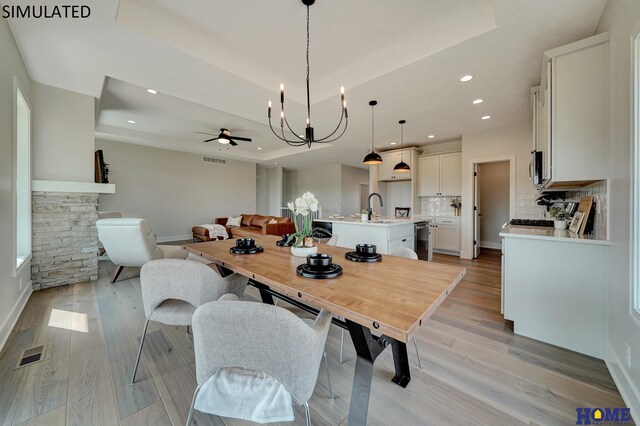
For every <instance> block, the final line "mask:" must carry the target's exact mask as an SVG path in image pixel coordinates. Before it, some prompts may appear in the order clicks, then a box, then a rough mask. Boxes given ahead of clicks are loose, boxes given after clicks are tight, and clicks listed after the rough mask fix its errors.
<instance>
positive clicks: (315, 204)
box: [309, 198, 318, 212]
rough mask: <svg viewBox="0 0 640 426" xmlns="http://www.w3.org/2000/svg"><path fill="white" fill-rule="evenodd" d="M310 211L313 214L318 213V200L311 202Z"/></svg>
mask: <svg viewBox="0 0 640 426" xmlns="http://www.w3.org/2000/svg"><path fill="white" fill-rule="evenodd" d="M309 210H311V211H312V212H317V211H318V200H316V199H315V198H313V199H311V200H309Z"/></svg>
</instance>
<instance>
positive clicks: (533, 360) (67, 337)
mask: <svg viewBox="0 0 640 426" xmlns="http://www.w3.org/2000/svg"><path fill="white" fill-rule="evenodd" d="M434 260H435V261H436V262H443V263H450V264H458V265H459V264H462V265H465V266H466V267H467V276H466V278H465V279H464V280H463V282H461V283H460V284H459V285H458V287H457V288H456V289H455V290H454V291H453V292H452V293H451V295H450V296H449V298H448V299H447V300H446V301H445V302H444V303H443V304H442V306H441V307H440V308H439V309H438V310H437V311H436V312H435V314H434V315H433V316H432V318H431V319H430V320H428V321H426V323H425V324H423V327H422V328H421V330H420V332H419V334H418V341H419V345H420V350H421V355H422V362H423V369H422V370H421V369H419V368H418V366H417V361H416V356H415V352H414V351H413V348H412V347H411V346H410V347H409V356H410V362H411V367H412V380H411V383H410V384H409V386H408V387H407V388H406V389H401V388H400V387H398V386H396V385H394V384H393V383H391V381H390V379H391V377H392V376H393V361H392V358H391V356H390V350H387V351H386V352H385V353H383V354H382V356H381V357H380V358H378V362H377V363H376V369H375V374H374V380H373V386H372V393H371V403H370V407H369V424H371V425H399V424H402V425H467V424H474V425H547V424H549V425H551V424H554V425H556V424H563V425H572V424H575V421H576V417H575V415H576V407H582V406H586V407H620V406H624V403H623V401H622V399H621V397H620V394H619V393H618V391H617V389H616V387H615V385H614V383H613V381H612V379H611V376H610V375H609V373H608V371H607V369H606V367H605V365H604V363H603V362H602V361H600V360H597V359H594V358H590V357H587V356H583V355H579V354H576V353H573V352H570V351H567V350H564V349H560V348H557V347H554V346H551V345H547V344H544V343H540V342H537V341H534V340H531V339H527V338H524V337H520V336H516V335H514V334H513V332H512V330H511V328H510V325H509V324H507V323H505V321H504V320H503V318H502V316H501V315H500V256H499V254H498V253H488V254H484V255H482V256H481V258H480V259H478V260H474V261H462V260H460V259H458V258H455V257H451V256H444V255H436V256H435V259H434ZM112 269H113V265H112V264H111V263H110V262H100V279H99V280H98V281H97V282H95V283H91V284H77V285H73V286H67V287H62V288H57V289H51V290H43V291H39V292H35V293H34V294H33V295H32V296H31V299H30V300H29V302H28V304H27V306H26V308H25V310H24V312H23V313H22V315H21V317H20V319H19V321H18V323H17V325H16V327H15V329H14V330H13V333H12V334H11V337H10V339H9V341H8V342H7V345H6V347H5V350H4V351H3V353H2V354H1V355H0V425H17V424H21V425H63V424H68V425H112V424H113V425H118V424H120V425H137V426H139V425H144V424H152V425H165V424H166V425H169V424H174V425H181V424H184V422H185V420H186V415H187V410H188V407H189V403H190V400H191V396H192V392H193V390H194V389H195V386H196V381H195V378H194V371H195V364H194V357H193V350H192V340H191V337H190V336H188V335H187V334H186V332H185V328H184V327H169V326H160V325H157V324H152V325H151V326H150V329H149V335H148V337H147V342H146V344H145V352H144V359H143V360H142V362H141V364H140V370H139V372H138V382H137V383H136V384H135V385H133V386H131V385H129V377H130V374H131V370H132V366H133V362H134V358H135V355H136V349H137V345H138V337H139V336H140V334H141V332H142V326H143V323H144V313H143V309H142V301H141V297H140V280H139V278H138V277H137V274H138V271H137V270H135V269H133V268H130V269H126V270H125V271H124V272H123V274H122V276H121V277H122V278H121V279H120V281H118V282H117V283H116V284H110V283H109V279H108V274H109V272H110V271H111V270H112ZM254 295H255V293H254ZM52 310H58V311H55V312H54V313H55V314H56V315H55V316H56V317H61V318H62V321H59V322H58V323H57V325H58V327H53V326H51V325H49V322H50V318H51V313H52ZM60 311H63V312H60ZM71 312H73V313H76V314H75V315H73V316H72V317H68V315H70V314H68V313H71ZM541 315H544V313H541ZM339 339H340V329H338V328H337V327H331V331H330V334H329V339H328V342H327V353H328V356H329V368H330V371H331V376H332V380H333V386H334V392H335V393H336V394H337V398H336V399H335V400H334V401H331V400H330V399H329V397H328V390H327V386H326V371H325V366H324V365H322V366H321V370H320V374H319V377H318V384H317V387H316V390H315V392H314V395H313V398H312V399H311V401H310V406H311V408H312V413H311V416H312V421H313V424H314V425H344V424H346V417H347V412H348V407H349V398H350V393H351V381H352V377H353V369H354V365H355V358H354V356H355V353H354V350H353V347H352V345H351V342H350V341H349V340H348V339H345V341H346V345H345V346H346V360H345V362H344V363H343V364H339V363H338V351H339V342H340V340H339ZM35 344H46V345H47V353H46V359H45V360H44V361H42V362H40V363H38V364H34V365H32V366H29V367H25V368H21V369H17V370H14V366H15V365H16V361H17V357H18V356H19V354H20V353H21V352H22V351H23V350H24V349H26V348H28V347H31V346H34V345H35ZM196 422H197V424H215V425H221V424H228V425H239V424H247V423H246V422H240V421H237V420H232V419H220V418H216V417H213V416H208V415H203V414H198V415H197V416H196ZM295 424H304V416H303V415H302V411H301V410H296V421H295Z"/></svg>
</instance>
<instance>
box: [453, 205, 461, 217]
mask: <svg viewBox="0 0 640 426" xmlns="http://www.w3.org/2000/svg"><path fill="white" fill-rule="evenodd" d="M453 213H454V214H455V215H456V216H460V207H454V208H453Z"/></svg>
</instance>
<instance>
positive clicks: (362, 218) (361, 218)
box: [360, 213, 369, 222]
mask: <svg viewBox="0 0 640 426" xmlns="http://www.w3.org/2000/svg"><path fill="white" fill-rule="evenodd" d="M360 220H362V221H363V222H367V221H368V220H369V215H368V214H367V213H362V214H361V215H360Z"/></svg>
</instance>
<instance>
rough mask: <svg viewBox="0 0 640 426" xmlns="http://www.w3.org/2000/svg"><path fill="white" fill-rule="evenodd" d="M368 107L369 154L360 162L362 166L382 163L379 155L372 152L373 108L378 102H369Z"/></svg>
mask: <svg viewBox="0 0 640 426" xmlns="http://www.w3.org/2000/svg"><path fill="white" fill-rule="evenodd" d="M369 105H371V152H370V153H368V154H367V156H366V157H364V160H362V162H363V163H364V164H380V163H382V157H380V155H379V154H377V153H376V152H375V151H374V150H373V135H374V133H373V130H374V122H375V121H374V116H373V107H375V106H376V105H378V101H369Z"/></svg>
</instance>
